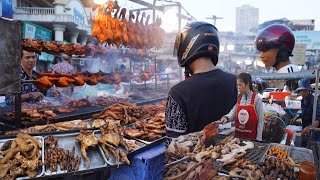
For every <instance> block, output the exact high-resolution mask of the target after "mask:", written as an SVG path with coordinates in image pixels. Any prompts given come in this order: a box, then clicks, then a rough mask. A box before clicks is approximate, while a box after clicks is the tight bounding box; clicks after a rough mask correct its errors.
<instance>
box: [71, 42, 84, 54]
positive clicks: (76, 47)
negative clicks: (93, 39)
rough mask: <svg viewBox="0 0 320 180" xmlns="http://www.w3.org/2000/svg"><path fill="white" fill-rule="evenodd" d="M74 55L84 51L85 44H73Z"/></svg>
mask: <svg viewBox="0 0 320 180" xmlns="http://www.w3.org/2000/svg"><path fill="white" fill-rule="evenodd" d="M73 47H74V52H73V53H74V55H77V56H81V55H84V54H85V53H86V46H85V45H83V46H81V45H80V44H75V45H74V46H73Z"/></svg>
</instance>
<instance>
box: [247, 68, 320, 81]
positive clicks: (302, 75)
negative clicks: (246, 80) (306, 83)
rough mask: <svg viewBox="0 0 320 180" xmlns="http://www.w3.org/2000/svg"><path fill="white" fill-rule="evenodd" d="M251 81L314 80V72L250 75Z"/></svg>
mask: <svg viewBox="0 0 320 180" xmlns="http://www.w3.org/2000/svg"><path fill="white" fill-rule="evenodd" d="M251 76H252V78H253V79H257V78H260V79H263V80H290V79H303V78H308V79H314V78H316V75H315V74H314V70H307V71H300V72H294V73H261V72H260V73H252V74H251Z"/></svg>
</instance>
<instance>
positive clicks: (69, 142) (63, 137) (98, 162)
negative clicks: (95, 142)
mask: <svg viewBox="0 0 320 180" xmlns="http://www.w3.org/2000/svg"><path fill="white" fill-rule="evenodd" d="M78 135H79V132H77V133H69V134H59V135H54V136H55V137H57V138H58V144H57V147H58V148H63V149H65V150H69V151H71V150H72V148H73V146H74V147H75V152H74V155H75V156H77V155H78V156H79V157H81V163H80V166H79V169H78V171H85V170H88V169H87V165H88V164H87V161H86V160H85V159H84V157H83V156H82V154H81V145H80V143H79V142H78V141H76V140H75V138H76V136H78ZM46 137H47V136H46ZM46 137H45V138H46ZM87 155H88V157H89V158H90V161H91V165H90V169H97V168H102V167H105V166H107V164H106V163H105V161H104V158H105V157H104V154H101V152H100V150H99V147H98V146H95V147H89V148H88V149H87ZM62 173H67V171H61V170H60V165H58V169H57V171H56V172H51V171H50V169H49V168H45V175H56V174H62Z"/></svg>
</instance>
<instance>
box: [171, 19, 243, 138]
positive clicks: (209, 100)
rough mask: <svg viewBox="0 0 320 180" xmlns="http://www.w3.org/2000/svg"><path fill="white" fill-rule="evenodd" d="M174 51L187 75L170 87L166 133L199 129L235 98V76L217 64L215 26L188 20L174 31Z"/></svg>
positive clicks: (217, 39) (217, 48)
mask: <svg viewBox="0 0 320 180" xmlns="http://www.w3.org/2000/svg"><path fill="white" fill-rule="evenodd" d="M174 55H175V56H177V59H178V64H179V65H180V66H181V67H184V68H185V75H186V79H185V80H184V81H182V82H180V83H178V84H177V85H175V86H174V87H172V88H171V90H170V92H169V95H168V101H167V106H166V110H165V119H166V131H167V137H168V138H169V139H168V140H170V138H175V137H178V136H179V135H182V134H187V133H191V132H196V131H200V130H202V129H203V128H204V127H205V126H206V125H208V124H210V123H211V122H213V121H217V120H219V119H220V118H221V117H222V116H223V115H224V114H226V113H228V112H229V111H230V110H231V109H232V107H233V106H234V104H235V103H236V102H237V87H236V84H237V82H236V76H235V75H232V74H229V73H227V72H224V71H222V70H220V69H218V68H216V64H217V63H218V56H219V38H218V30H217V28H216V27H215V26H214V25H212V24H209V23H205V22H192V23H189V24H187V25H186V26H185V27H184V28H183V29H182V30H181V31H180V32H179V33H178V35H177V37H176V40H175V47H174Z"/></svg>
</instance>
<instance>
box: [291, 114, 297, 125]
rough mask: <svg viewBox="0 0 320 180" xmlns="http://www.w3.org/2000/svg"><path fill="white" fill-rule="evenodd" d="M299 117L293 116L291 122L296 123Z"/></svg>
mask: <svg viewBox="0 0 320 180" xmlns="http://www.w3.org/2000/svg"><path fill="white" fill-rule="evenodd" d="M297 119H298V116H296V117H294V118H292V119H291V120H290V124H294V123H295V122H296V120H297Z"/></svg>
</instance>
